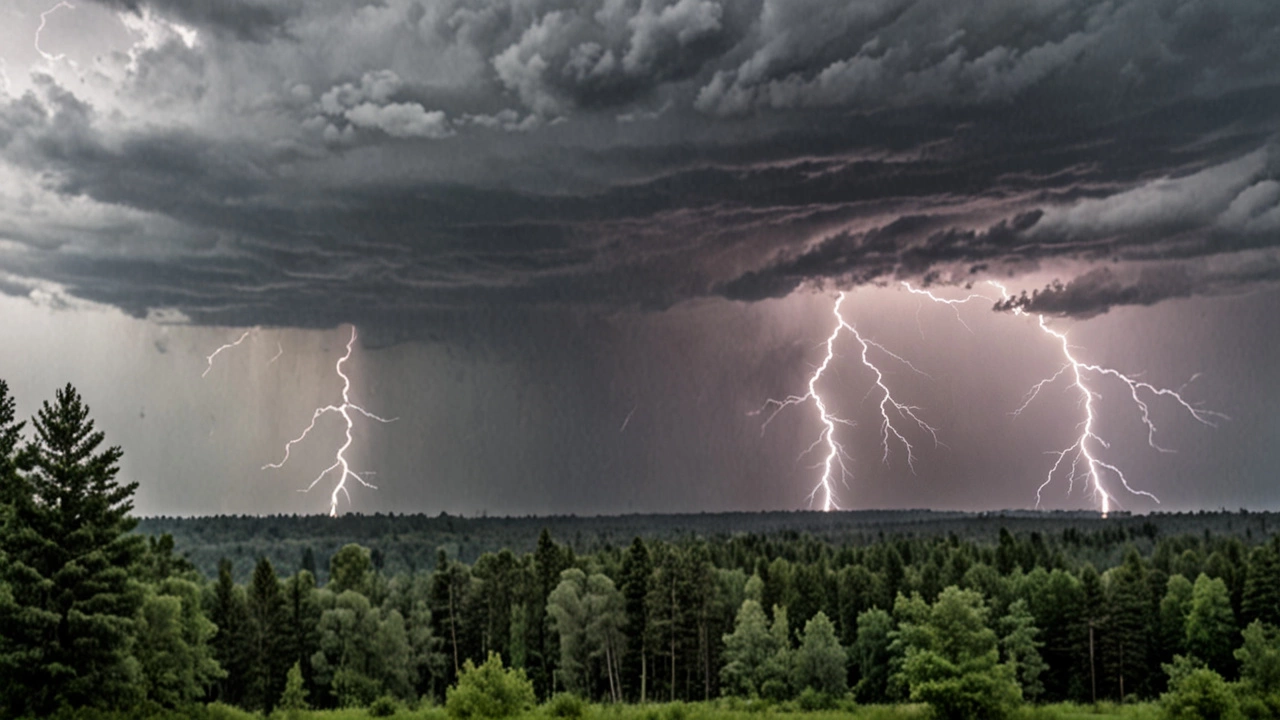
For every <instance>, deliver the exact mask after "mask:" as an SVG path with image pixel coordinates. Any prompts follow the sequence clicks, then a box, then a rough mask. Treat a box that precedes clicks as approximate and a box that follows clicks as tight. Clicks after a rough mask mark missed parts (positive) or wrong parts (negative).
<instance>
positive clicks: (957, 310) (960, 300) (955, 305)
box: [902, 280, 995, 332]
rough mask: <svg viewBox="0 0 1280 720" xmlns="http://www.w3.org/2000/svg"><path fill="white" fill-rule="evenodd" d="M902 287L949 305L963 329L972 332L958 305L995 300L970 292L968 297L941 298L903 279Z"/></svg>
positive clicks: (914, 293) (912, 292)
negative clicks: (974, 301)
mask: <svg viewBox="0 0 1280 720" xmlns="http://www.w3.org/2000/svg"><path fill="white" fill-rule="evenodd" d="M902 287H904V288H906V289H907V292H909V293H911V294H912V295H923V296H925V297H927V298H929V299H930V300H932V301H933V302H936V303H939V304H942V305H950V306H951V309H952V310H953V311H955V314H956V320H959V321H960V324H961V325H963V326H964V329H965V330H968V331H969V332H973V328H971V327H969V323H967V322H965V321H964V318H963V317H961V316H960V307H959V306H960V305H964V304H965V303H967V302H970V301H973V300H986V301H987V302H995V298H991V297H987V296H986V295H983V294H982V293H970V294H969V296H968V297H965V298H958V299H957V298H942V297H938V296H937V295H934V294H933V293H931V292H929V291H928V290H921V289H919V288H915V287H912V286H911V283H909V282H906V281H905V280H904V281H903V282H902Z"/></svg>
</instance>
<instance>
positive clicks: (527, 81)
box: [0, 0, 1280, 339]
mask: <svg viewBox="0 0 1280 720" xmlns="http://www.w3.org/2000/svg"><path fill="white" fill-rule="evenodd" d="M105 4H106V5H108V6H110V7H114V8H122V9H125V10H127V11H129V12H133V13H138V16H139V17H143V16H149V15H148V14H150V15H154V17H156V18H161V19H166V18H167V19H168V20H171V21H173V22H178V23H182V24H184V25H186V26H190V27H191V28H193V29H195V30H196V31H197V33H198V40H196V41H195V43H194V44H187V43H186V42H185V41H184V40H183V39H182V37H181V36H180V34H170V35H164V34H163V33H159V32H158V31H157V34H156V35H155V37H153V38H151V39H150V40H149V41H148V43H146V44H140V45H139V46H137V47H135V48H133V49H131V50H130V52H129V53H128V57H127V63H126V64H125V65H122V66H121V67H123V68H125V69H124V70H122V73H123V74H122V75H121V76H120V81H119V87H117V88H114V89H113V91H112V92H111V93H110V94H109V95H96V96H95V95H93V94H92V93H90V92H88V91H82V90H79V89H77V88H78V87H79V86H78V85H77V84H74V83H72V82H71V79H70V78H66V77H61V76H58V77H53V76H45V77H42V78H38V79H37V82H36V83H35V89H34V90H33V91H32V92H30V93H27V94H25V95H23V96H21V97H5V96H3V95H0V158H3V163H4V165H5V166H7V168H8V171H9V172H11V173H14V174H15V175H14V176H15V177H18V178H21V179H22V182H24V183H25V184H26V185H28V186H29V187H30V188H32V190H31V193H32V198H33V199H32V200H31V202H30V203H29V205H30V209H28V208H27V207H26V206H23V207H21V208H19V207H18V206H16V205H15V206H12V207H6V206H0V241H7V242H6V243H5V244H0V269H3V270H5V271H6V272H8V273H10V274H11V275H14V276H19V277H24V278H30V279H32V280H40V281H51V282H54V283H57V284H59V285H61V286H63V287H65V288H66V289H67V291H68V292H70V293H71V294H73V295H75V296H79V297H82V298H86V299H92V300H95V301H98V302H104V303H109V304H112V305H115V306H118V307H120V308H123V309H125V310H126V311H128V312H130V313H132V314H135V315H146V314H148V313H154V312H156V311H159V310H170V311H171V310H176V311H180V312H182V313H183V314H185V315H186V316H187V317H190V318H192V319H193V320H194V321H196V322H199V323H234V324H240V325H258V324H275V325H299V326H319V325H331V324H333V323H336V322H342V321H356V322H359V323H361V324H362V325H363V326H366V327H369V328H371V331H370V335H371V336H378V335H379V334H380V335H381V336H382V337H386V338H392V339H394V338H401V337H413V336H415V335H426V336H433V337H434V336H437V335H441V336H447V335H450V334H452V333H453V330H452V328H456V327H466V326H468V325H469V323H472V322H477V321H478V320H477V318H483V317H485V316H487V315H488V314H489V309H491V308H496V307H507V306H510V305H512V304H521V305H523V306H528V307H545V306H554V307H564V306H568V307H590V308H597V309H615V308H620V307H630V308H664V307H669V306H670V305H672V304H674V303H678V302H681V301H683V300H688V299H691V298H697V297H702V296H708V295H723V296H726V297H730V298H734V299H743V300H754V299H759V298H766V297H778V296H782V295H786V294H787V293H789V292H791V291H793V290H794V289H796V288H798V287H801V286H803V285H806V284H810V283H824V282H825V283H832V284H838V285H849V284H859V283H867V282H884V281H887V280H890V279H913V280H917V281H920V282H925V283H963V282H969V281H971V280H976V279H982V278H984V277H995V276H999V277H1009V276H1014V277H1015V278H1016V276H1017V275H1018V274H1020V273H1022V272H1025V271H1027V270H1031V269H1036V268H1043V267H1045V266H1046V265H1047V266H1049V267H1051V268H1058V267H1064V268H1083V269H1080V270H1079V271H1078V272H1079V273H1080V277H1078V278H1076V279H1075V280H1072V278H1071V276H1070V275H1069V274H1068V275H1066V276H1065V277H1064V282H1063V283H1062V285H1061V287H1055V288H1051V289H1049V290H1047V291H1044V292H1040V293H1037V294H1036V295H1035V296H1034V298H1032V299H1029V300H1028V303H1029V305H1028V307H1029V308H1035V309H1037V310H1041V311H1043V312H1055V313H1066V314H1076V315H1089V314H1095V313H1097V312H1102V311H1105V309H1106V308H1108V307H1111V306H1112V305H1115V304H1135V303H1136V304H1149V303H1153V302H1158V301H1159V300H1161V299H1164V298H1168V297H1181V296H1186V295H1189V294H1197V293H1219V292H1230V291H1232V290H1233V289H1243V288H1248V287H1252V286H1254V285H1256V284H1260V283H1266V282H1269V281H1270V280H1271V279H1272V278H1271V276H1270V275H1268V274H1267V273H1255V274H1252V275H1249V274H1248V273H1245V272H1244V271H1243V270H1242V269H1241V268H1242V267H1243V266H1244V265H1245V264H1246V263H1245V262H1244V259H1245V258H1248V259H1249V262H1251V263H1255V264H1257V263H1261V264H1263V265H1265V266H1268V267H1271V266H1274V262H1275V257H1276V252H1277V247H1276V246H1277V240H1278V239H1280V184H1277V179H1276V175H1277V168H1278V166H1280V152H1278V151H1277V149H1276V146H1275V145H1274V144H1271V142H1272V136H1273V134H1274V133H1275V128H1276V127H1277V126H1278V121H1280V69H1278V68H1280V6H1277V5H1276V4H1275V3H1272V2H1270V1H1269V0H1266V1H1264V0H1257V1H1253V0H1236V1H1234V2H1226V3H1223V2H1212V3H1210V2H1192V1H1175V0H1141V1H1138V2H1131V3H1124V4H1120V5H1116V4H1113V3H1105V2H1098V1H1096V0H1061V1H1060V2H1055V3H1038V4H1028V3H1023V2H996V3H983V4H981V5H980V6H976V7H970V8H967V9H959V8H957V7H956V6H955V5H954V4H952V3H942V2H932V1H928V0H880V1H877V2H859V3H831V2H826V1H825V0H823V1H822V2H799V1H797V0H787V1H785V2H772V1H770V2H761V3H726V2H718V1H717V0H599V1H598V2H589V3H570V2H553V1H551V0H545V1H537V2H509V3H508V2H471V1H466V0H450V1H449V2H439V3H418V2H408V1H391V2H385V3H370V4H360V3H293V2H267V1H266V0H261V1H258V0H242V1H240V2H234V3H194V4H192V3H174V2H168V1H167V0H155V1H153V2H146V1H145V0H114V1H112V2H107V3H105ZM121 57H122V58H124V57H125V55H124V54H122V55H121ZM121 62H122V63H125V62H126V61H125V60H121ZM51 72H52V71H51ZM55 74H56V73H55ZM3 182H5V180H4V178H3V177H0V183H3ZM13 182H17V181H16V180H15V181H13ZM1224 254H1225V255H1226V256H1228V257H1232V258H1234V260H1226V261H1221V262H1219V261H1217V260H1214V258H1220V257H1222V256H1224ZM1156 261H1164V264H1162V265H1161V266H1160V267H1159V268H1158V269H1156V268H1151V267H1147V265H1144V264H1150V263H1152V262H1156ZM1099 262H1104V263H1108V266H1107V267H1108V270H1107V273H1112V274H1109V275H1107V276H1105V277H1104V276H1103V275H1101V274H1099V273H1097V272H1093V273H1091V272H1090V268H1089V267H1088V265H1089V264H1090V263H1099ZM1206 263H1210V264H1214V263H1216V264H1215V265H1214V267H1215V268H1217V269H1215V270H1214V271H1212V272H1210V271H1199V270H1197V267H1198V266H1200V265H1204V264H1206ZM1268 263H1269V264H1270V265H1268ZM1113 266H1114V267H1113ZM1228 266H1230V267H1228ZM1054 271H1055V272H1058V270H1056V269H1055V270H1054ZM1062 272H1064V274H1065V273H1066V272H1067V271H1062ZM423 328H426V329H423Z"/></svg>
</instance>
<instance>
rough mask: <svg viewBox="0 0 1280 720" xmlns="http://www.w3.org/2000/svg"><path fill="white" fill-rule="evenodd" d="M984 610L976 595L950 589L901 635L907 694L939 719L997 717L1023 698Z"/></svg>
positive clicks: (903, 672) (954, 588) (1006, 712)
mask: <svg viewBox="0 0 1280 720" xmlns="http://www.w3.org/2000/svg"><path fill="white" fill-rule="evenodd" d="M987 612H988V611H987V608H986V607H985V605H984V604H983V601H982V596H981V595H980V594H979V593H977V592H975V591H972V590H960V589H959V588H956V587H954V586H952V587H948V588H946V589H945V590H943V591H942V593H941V594H940V595H939V596H938V600H937V602H935V603H934V605H933V606H932V607H931V608H930V609H929V612H928V615H927V617H925V618H923V623H921V624H920V625H918V626H916V627H911V628H908V629H907V630H906V631H905V632H904V634H903V638H904V643H905V648H904V650H905V654H904V659H903V662H902V670H901V673H902V676H903V679H904V681H905V683H906V685H907V687H908V688H909V691H910V697H911V699H912V700H917V701H921V702H926V703H928V704H929V705H930V706H932V707H933V709H934V712H935V713H936V714H937V715H938V717H940V718H946V719H947V720H953V719H954V720H960V719H963V718H989V719H991V720H997V719H998V718H1004V717H1008V716H1009V715H1010V714H1011V713H1012V711H1013V710H1014V708H1016V707H1017V705H1018V703H1019V702H1020V700H1021V692H1020V690H1019V688H1018V684H1017V681H1016V678H1015V673H1014V666H1013V665H1011V664H1009V663H1000V662H999V654H998V652H997V650H996V634H995V632H994V631H992V629H991V628H990V627H988V626H987ZM911 624H913V625H914V623H911Z"/></svg>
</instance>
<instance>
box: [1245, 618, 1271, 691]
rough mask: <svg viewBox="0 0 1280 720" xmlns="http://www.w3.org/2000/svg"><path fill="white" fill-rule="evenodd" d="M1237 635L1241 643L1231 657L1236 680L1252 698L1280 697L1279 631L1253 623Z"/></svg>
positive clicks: (1266, 625) (1255, 621)
mask: <svg viewBox="0 0 1280 720" xmlns="http://www.w3.org/2000/svg"><path fill="white" fill-rule="evenodd" d="M1240 634H1241V635H1242V636H1244V643H1243V644H1242V645H1241V646H1240V647H1239V648H1238V649H1237V650H1236V651H1235V653H1234V654H1235V658H1236V660H1238V661H1239V662H1240V680H1241V681H1243V682H1244V684H1245V686H1246V687H1248V688H1249V690H1250V691H1251V692H1253V693H1254V694H1256V695H1268V694H1271V693H1280V629H1277V628H1276V627H1275V626H1272V625H1268V624H1266V623H1264V622H1262V621H1261V620H1254V621H1253V622H1251V623H1249V626H1248V627H1246V628H1245V629H1244V630H1242V631H1241V633H1240Z"/></svg>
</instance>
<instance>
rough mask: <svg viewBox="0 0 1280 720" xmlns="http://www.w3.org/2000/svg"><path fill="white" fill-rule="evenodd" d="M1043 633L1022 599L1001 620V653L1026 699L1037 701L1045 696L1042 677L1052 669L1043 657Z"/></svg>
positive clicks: (1012, 605)
mask: <svg viewBox="0 0 1280 720" xmlns="http://www.w3.org/2000/svg"><path fill="white" fill-rule="evenodd" d="M1039 633H1040V631H1039V629H1038V628H1036V626H1035V617H1034V616H1032V615H1031V612H1030V610H1028V609H1027V601H1026V600H1022V599H1018V600H1015V601H1014V602H1013V603H1012V604H1011V605H1009V610H1008V612H1007V613H1006V614H1005V616H1004V617H1003V618H1001V619H1000V634H1001V637H1000V653H1001V656H1002V657H1003V658H1004V660H1005V662H1008V663H1009V664H1010V665H1012V666H1013V667H1014V674H1015V676H1016V677H1017V678H1018V685H1019V686H1020V687H1021V688H1022V697H1023V698H1025V699H1027V700H1031V701H1034V700H1036V699H1037V698H1039V697H1040V695H1041V694H1043V693H1044V685H1043V684H1042V683H1041V682H1040V675H1041V674H1043V673H1044V671H1045V670H1047V669H1048V666H1047V665H1046V664H1045V662H1044V660H1043V659H1042V658H1041V657H1040V648H1042V647H1044V643H1042V642H1040V641H1039V640H1038V639H1037V636H1038V635H1039Z"/></svg>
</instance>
